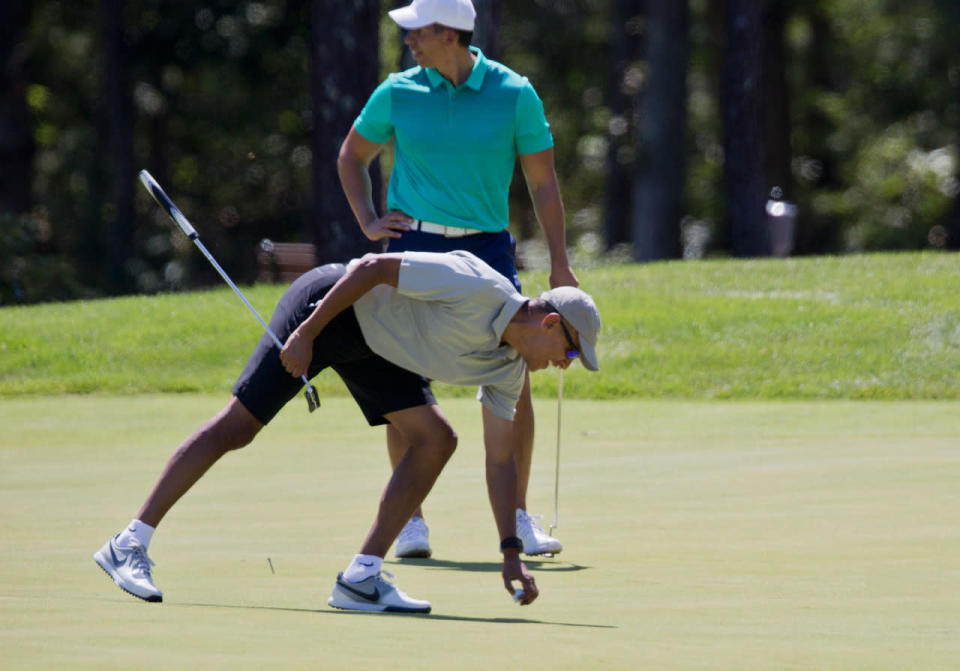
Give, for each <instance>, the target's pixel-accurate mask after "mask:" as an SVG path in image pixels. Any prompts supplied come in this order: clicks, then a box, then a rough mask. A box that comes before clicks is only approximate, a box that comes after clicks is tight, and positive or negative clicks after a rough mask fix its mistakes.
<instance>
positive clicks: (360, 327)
mask: <svg viewBox="0 0 960 671" xmlns="http://www.w3.org/2000/svg"><path fill="white" fill-rule="evenodd" d="M270 326H271V327H272V328H273V329H274V331H275V332H276V333H277V335H278V337H279V338H280V339H281V340H283V339H285V340H286V345H285V346H284V348H283V350H282V352H278V351H277V349H276V347H275V345H274V344H273V341H272V340H271V339H270V337H269V336H267V335H264V337H263V338H262V339H261V340H260V342H259V344H258V345H257V348H256V349H255V350H254V353H253V355H252V356H251V357H250V360H249V361H248V362H247V365H246V367H245V368H244V370H243V373H241V375H240V378H239V379H238V380H237V383H236V384H235V385H234V387H233V397H232V398H231V399H230V402H229V403H227V405H226V407H225V408H224V409H223V410H221V411H220V412H219V413H217V414H216V415H215V416H214V417H213V418H211V419H210V420H208V421H207V422H206V423H205V424H204V425H203V426H201V427H200V428H199V429H198V430H197V431H196V432H194V433H193V435H191V436H190V437H189V438H187V440H186V441H185V442H184V443H183V444H182V445H181V446H180V447H179V448H178V449H177V451H176V452H175V453H174V454H173V456H172V457H171V458H170V461H169V462H168V463H167V467H166V469H165V470H164V471H163V473H162V474H161V476H160V479H159V480H158V481H157V484H156V485H155V486H154V488H153V491H152V492H151V493H150V495H149V496H148V497H147V500H146V502H145V503H144V505H143V507H142V508H141V509H140V512H139V513H138V514H137V516H136V517H135V518H134V520H133V521H132V522H131V524H130V525H129V526H128V527H127V528H125V529H124V530H123V531H121V532H120V533H118V534H117V535H116V536H114V537H113V538H112V539H110V540H108V541H107V542H106V543H105V544H104V546H103V547H102V548H101V549H100V550H99V551H98V552H97V553H96V554H94V559H95V560H96V562H97V563H98V564H99V565H100V566H101V568H103V570H104V571H106V572H107V573H108V574H109V575H110V576H111V577H112V578H113V580H114V582H115V583H116V584H117V585H119V586H120V587H121V588H122V589H124V590H126V591H127V592H129V593H130V594H133V595H134V596H137V597H140V598H142V599H146V600H147V601H161V600H162V593H161V592H160V590H159V589H157V588H156V586H155V585H154V584H153V579H152V577H151V575H150V566H151V565H152V562H151V561H150V559H149V557H147V547H148V546H149V543H150V539H151V537H152V535H153V531H154V529H155V528H156V526H157V525H158V524H159V523H160V521H161V520H162V519H163V517H164V515H166V513H167V512H168V511H169V510H170V508H171V507H173V505H174V503H176V502H177V500H178V499H179V498H180V497H181V496H183V495H184V494H185V493H186V492H187V491H188V490H189V489H190V487H192V486H193V484H194V483H196V482H197V480H199V479H200V477H201V476H202V475H203V474H204V473H205V472H206V471H207V469H208V468H210V466H212V465H213V464H214V463H215V462H216V461H217V460H218V459H220V457H222V456H223V455H224V454H226V453H227V452H229V451H230V450H235V449H238V448H241V447H243V446H245V445H248V444H249V443H250V442H251V441H252V440H253V438H254V436H256V435H257V433H258V432H259V431H260V429H262V428H263V427H264V425H266V424H267V423H268V422H269V421H270V420H271V419H273V417H274V416H275V415H276V414H277V412H279V411H280V409H281V408H282V407H283V406H284V405H285V404H286V402H287V401H289V400H290V399H291V398H293V397H294V396H296V395H297V393H298V392H299V390H300V388H301V386H302V383H301V381H300V376H301V375H302V374H306V375H307V376H308V377H313V376H314V375H316V374H317V373H319V372H320V371H321V370H323V369H324V368H327V367H332V368H333V369H334V370H335V371H337V373H338V374H339V375H340V377H341V378H343V381H344V382H345V383H346V386H347V388H348V389H349V390H350V393H351V394H352V395H353V397H354V399H355V400H356V402H357V404H358V405H359V406H360V409H361V410H362V411H363V414H364V416H365V417H366V418H367V421H368V422H369V423H370V424H371V425H377V424H384V423H387V422H389V423H390V424H391V425H392V426H394V427H396V429H397V430H398V431H399V432H400V433H401V434H402V436H403V438H404V439H405V440H406V441H407V443H408V444H409V445H410V448H409V449H408V450H407V452H406V454H405V455H404V456H403V459H402V460H401V461H400V463H399V464H398V465H397V467H396V469H395V470H394V472H393V475H392V476H391V478H390V480H389V481H388V482H387V486H386V489H385V490H384V492H383V496H382V498H381V500H380V507H379V509H378V511H377V516H376V518H375V519H374V522H373V526H372V527H371V528H370V531H369V533H368V534H367V537H366V540H364V542H363V544H362V545H361V547H360V552H359V554H357V555H356V556H355V557H354V558H353V560H352V561H351V562H350V564H349V566H347V569H346V570H345V571H343V572H342V573H340V574H339V575H337V579H336V582H335V584H334V587H333V592H332V593H331V595H330V599H329V601H328V603H329V604H330V605H331V606H333V607H335V608H345V609H351V610H375V611H400V612H415V613H428V612H430V603H429V602H427V601H420V600H417V599H412V598H410V597H409V596H407V595H406V594H404V593H403V592H402V591H400V590H399V589H397V588H396V586H395V585H393V584H392V583H390V582H387V581H386V580H385V579H384V578H383V577H382V576H381V567H382V564H383V558H384V556H385V555H386V553H387V550H388V549H389V548H390V545H391V544H392V543H393V541H394V539H395V538H396V537H397V535H398V534H399V533H400V530H401V529H402V528H403V525H404V524H405V523H406V521H407V520H408V519H409V518H410V515H411V514H412V513H413V511H414V510H416V508H417V506H419V505H420V502H421V501H423V499H424V497H425V496H426V495H427V493H428V492H429V491H430V489H431V487H433V483H434V482H435V481H436V479H437V476H438V475H439V474H440V471H441V470H442V469H443V466H444V464H446V462H447V460H448V459H449V458H450V456H451V455H452V454H453V451H454V449H455V448H456V445H457V435H456V433H455V432H454V430H453V428H452V427H451V426H450V424H449V422H448V421H447V418H446V417H445V416H444V415H443V412H441V410H440V408H439V407H438V406H437V405H436V401H435V400H434V397H433V393H432V392H431V390H430V380H439V381H442V382H447V383H451V384H463V385H479V386H480V391H479V394H478V398H479V400H480V402H481V403H482V405H483V430H484V447H485V450H486V471H487V490H488V492H489V495H490V505H491V507H492V508H493V517H494V520H495V521H496V525H497V531H498V532H499V534H500V539H501V541H500V550H501V552H503V572H502V574H503V584H504V587H505V588H506V589H507V591H508V592H510V593H511V594H512V593H513V591H514V587H513V584H512V583H513V582H514V581H519V583H520V587H521V588H522V589H523V591H524V596H523V597H522V598H521V603H522V604H524V605H526V604H529V603H531V602H533V600H534V599H536V598H537V595H538V590H537V587H536V585H535V583H534V580H533V577H532V576H531V575H530V573H529V572H528V571H527V568H526V566H524V564H523V563H522V562H521V561H520V556H519V555H520V550H521V549H522V545H523V544H522V542H521V541H520V539H519V538H517V536H516V518H515V513H514V511H515V509H516V496H517V493H516V491H517V487H516V480H517V470H516V464H515V462H514V460H513V454H512V451H511V448H510V445H511V442H510V438H511V433H512V431H513V421H512V420H513V416H514V412H515V409H516V404H517V400H518V399H519V397H520V391H521V388H522V387H523V381H524V376H525V373H526V371H527V369H529V370H532V371H535V370H541V369H543V368H546V367H547V366H549V365H551V364H552V365H554V366H559V367H561V368H566V367H567V366H569V365H570V363H571V362H572V361H573V360H574V359H576V358H580V359H581V360H582V362H583V364H584V366H586V367H587V368H588V369H590V370H597V355H596V350H595V345H596V341H597V333H598V332H599V330H600V315H599V313H598V312H597V308H596V305H595V304H594V302H593V299H591V298H590V296H589V295H587V294H586V293H584V292H583V291H580V290H579V289H575V288H573V287H558V288H555V289H551V290H550V291H547V292H545V293H543V294H542V295H541V296H540V298H536V299H530V298H525V297H523V296H521V295H520V294H519V293H517V291H516V289H515V288H514V286H513V284H512V283H511V282H510V281H509V280H507V279H506V278H505V277H503V276H502V275H501V274H499V273H498V272H496V271H495V270H493V269H492V268H490V266H488V265H487V264H486V263H484V262H483V261H481V260H480V259H478V258H477V257H476V256H474V255H473V254H470V253H469V252H463V251H460V252H451V253H448V254H437V253H427V252H403V253H400V254H368V255H366V256H364V257H363V258H362V259H355V260H354V261H352V262H350V264H349V266H347V267H346V268H345V267H344V266H342V265H340V264H331V265H326V266H321V267H319V268H314V269H313V270H311V271H309V272H308V273H306V274H304V275H303V276H301V277H300V278H299V279H297V280H296V281H294V283H293V284H292V285H291V286H290V288H289V289H287V291H286V293H284V295H283V297H282V298H281V299H280V302H279V304H278V305H277V309H276V311H275V312H274V315H273V318H272V319H271V323H270Z"/></svg>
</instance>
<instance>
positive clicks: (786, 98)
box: [761, 0, 794, 200]
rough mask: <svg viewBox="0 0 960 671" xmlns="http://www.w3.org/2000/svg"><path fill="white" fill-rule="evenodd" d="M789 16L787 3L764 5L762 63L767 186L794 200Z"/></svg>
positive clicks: (769, 1) (775, 1)
mask: <svg viewBox="0 0 960 671" xmlns="http://www.w3.org/2000/svg"><path fill="white" fill-rule="evenodd" d="M789 13H790V8H789V6H788V4H787V2H786V0H766V2H765V3H764V12H763V56H762V58H761V63H762V64H763V85H762V91H763V101H764V103H765V104H764V108H763V109H764V137H765V140H764V147H765V148H766V152H765V154H766V156H765V159H766V175H767V178H768V183H767V187H768V188H772V187H774V186H779V187H780V189H781V190H782V192H783V197H784V198H786V199H787V200H792V199H793V197H794V196H793V179H792V173H791V168H790V161H791V157H792V151H791V147H790V128H791V126H790V95H789V89H788V87H787V59H786V55H785V53H784V42H783V31H784V27H785V25H786V21H787V17H788V15H789Z"/></svg>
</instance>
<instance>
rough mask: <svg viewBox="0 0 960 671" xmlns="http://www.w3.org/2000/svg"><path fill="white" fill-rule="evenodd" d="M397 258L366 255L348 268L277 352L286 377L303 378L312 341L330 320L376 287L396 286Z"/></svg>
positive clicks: (398, 260) (397, 277) (395, 255)
mask: <svg viewBox="0 0 960 671" xmlns="http://www.w3.org/2000/svg"><path fill="white" fill-rule="evenodd" d="M401 258H402V255H401V254H367V255H366V256H364V257H363V258H362V259H360V261H359V262H358V263H355V264H354V265H352V266H351V267H350V270H348V271H347V273H346V274H345V275H344V276H343V277H341V278H340V279H339V280H338V281H337V283H336V284H334V285H333V287H332V288H331V289H330V291H328V292H327V295H326V296H324V297H323V300H322V301H320V303H319V304H318V305H317V307H316V309H314V311H313V313H311V315H310V316H309V317H307V319H306V320H305V321H304V322H303V323H302V324H300V326H298V327H297V328H296V330H295V331H294V332H293V333H291V334H290V337H289V338H287V342H286V344H285V345H284V346H283V349H282V350H280V361H281V362H283V367H284V368H285V369H286V370H287V372H288V373H290V374H291V375H292V376H294V377H300V376H301V375H305V374H306V372H307V370H308V369H309V368H310V361H311V360H312V359H313V340H314V338H316V337H317V336H318V335H319V334H320V332H321V331H323V329H324V328H326V326H327V324H329V323H330V321H331V320H332V319H333V318H334V317H336V316H337V315H338V314H340V313H341V312H343V311H344V310H346V309H347V308H348V307H350V306H351V305H353V304H354V303H355V302H356V301H357V299H358V298H360V297H361V296H363V295H364V294H365V293H367V292H368V291H370V290H371V289H373V288H374V287H375V286H377V285H378V284H389V285H390V286H392V287H395V286H397V282H398V279H399V277H400V263H401Z"/></svg>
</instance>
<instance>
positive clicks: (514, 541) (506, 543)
mask: <svg viewBox="0 0 960 671" xmlns="http://www.w3.org/2000/svg"><path fill="white" fill-rule="evenodd" d="M509 548H516V549H517V550H522V549H523V541H522V540H520V539H519V538H517V537H516V536H507V537H506V538H504V539H503V540H502V541H500V552H503V551H504V550H507V549H509Z"/></svg>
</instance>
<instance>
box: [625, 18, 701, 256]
mask: <svg viewBox="0 0 960 671" xmlns="http://www.w3.org/2000/svg"><path fill="white" fill-rule="evenodd" d="M647 8H648V9H647V34H646V40H645V43H646V56H647V73H648V76H647V77H646V81H645V86H643V88H642V89H641V91H640V93H639V95H640V100H639V103H638V104H637V105H636V107H637V109H638V110H639V124H638V126H637V135H638V138H637V145H638V146H637V167H636V175H635V178H634V183H633V222H632V226H631V230H632V234H633V235H632V237H633V249H634V258H635V259H637V260H638V261H656V260H659V259H672V258H677V257H679V256H680V217H681V200H682V196H683V186H684V176H685V175H684V163H685V151H684V145H685V143H684V136H685V132H686V108H687V59H688V56H689V54H688V50H687V31H688V9H687V1H686V0H648V2H647Z"/></svg>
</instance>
